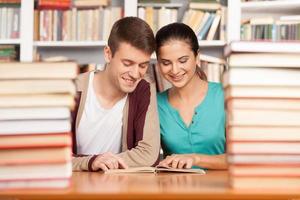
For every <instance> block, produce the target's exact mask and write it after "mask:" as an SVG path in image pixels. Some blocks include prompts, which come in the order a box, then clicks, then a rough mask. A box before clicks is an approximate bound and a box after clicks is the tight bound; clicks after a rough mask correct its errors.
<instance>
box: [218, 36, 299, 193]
mask: <svg viewBox="0 0 300 200" xmlns="http://www.w3.org/2000/svg"><path fill="white" fill-rule="evenodd" d="M299 47H300V44H299V43H284V42H279V43H278V42H277V43H275V42H245V41H244V42H232V43H231V44H230V45H229V46H227V47H226V48H225V54H226V55H227V56H228V64H229V69H228V70H227V71H226V72H225V73H224V77H223V83H224V87H225V99H226V107H227V131H226V133H227V152H228V162H229V171H230V184H231V186H232V187H234V188H260V189H267V188H269V189H270V188H272V189H273V188H293V189H300V121H299V119H300V48H299Z"/></svg>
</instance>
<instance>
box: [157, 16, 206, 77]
mask: <svg viewBox="0 0 300 200" xmlns="http://www.w3.org/2000/svg"><path fill="white" fill-rule="evenodd" d="M155 40H156V55H157V56H159V49H160V47H161V46H163V45H164V44H165V43H167V42H169V41H171V40H180V41H184V42H186V43H187V44H188V45H189V46H190V47H191V49H192V51H193V53H194V55H195V57H196V56H197V55H198V53H199V44H198V39H197V36H196V35H195V33H194V31H193V29H191V28H190V27H189V26H188V25H185V24H183V23H178V22H176V23H172V24H168V25H166V26H164V27H162V28H161V29H159V31H158V32H157V33H156V36H155ZM196 72H197V73H198V75H199V77H200V79H202V80H205V81H207V77H206V74H205V73H204V71H203V70H202V69H201V68H200V66H197V67H196Z"/></svg>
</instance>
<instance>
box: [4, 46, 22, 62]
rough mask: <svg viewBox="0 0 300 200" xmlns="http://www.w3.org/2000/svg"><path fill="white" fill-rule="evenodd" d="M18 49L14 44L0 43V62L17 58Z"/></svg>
mask: <svg viewBox="0 0 300 200" xmlns="http://www.w3.org/2000/svg"><path fill="white" fill-rule="evenodd" d="M18 52H19V51H18V49H17V46H15V45H0V62H12V61H15V60H17V59H18V57H19V56H18Z"/></svg>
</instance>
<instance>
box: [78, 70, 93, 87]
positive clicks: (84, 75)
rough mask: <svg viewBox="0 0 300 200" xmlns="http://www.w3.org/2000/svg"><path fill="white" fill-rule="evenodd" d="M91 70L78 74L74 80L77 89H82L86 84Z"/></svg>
mask: <svg viewBox="0 0 300 200" xmlns="http://www.w3.org/2000/svg"><path fill="white" fill-rule="evenodd" d="M90 73H91V72H85V73H82V74H79V75H78V76H77V78H76V80H75V83H76V88H77V91H83V90H84V88H86V87H87V85H88V80H89V76H90Z"/></svg>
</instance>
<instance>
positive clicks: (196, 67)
mask: <svg viewBox="0 0 300 200" xmlns="http://www.w3.org/2000/svg"><path fill="white" fill-rule="evenodd" d="M156 45H157V46H156V48H157V49H156V54H157V58H158V66H159V69H160V72H161V73H162V75H163V77H164V78H165V79H167V80H168V81H169V82H170V83H171V84H172V88H170V89H168V90H166V91H165V92H163V93H160V94H158V97H157V99H158V110H159V119H160V132H161V140H162V148H163V150H164V154H165V156H167V157H166V158H165V159H164V160H163V161H161V162H160V164H159V165H162V166H168V167H172V168H191V167H193V166H194V167H196V166H198V167H201V168H206V169H226V168H227V163H226V154H225V111H224V94H223V88H222V85H221V84H219V83H213V82H207V80H206V76H205V74H204V72H203V71H202V70H201V69H200V61H199V45H198V39H197V36H196V35H195V33H194V32H193V30H192V29H191V28H190V27H189V26H187V25H185V24H182V23H173V24H169V25H167V26H164V27H163V28H161V29H160V30H159V31H158V32H157V34H156Z"/></svg>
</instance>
